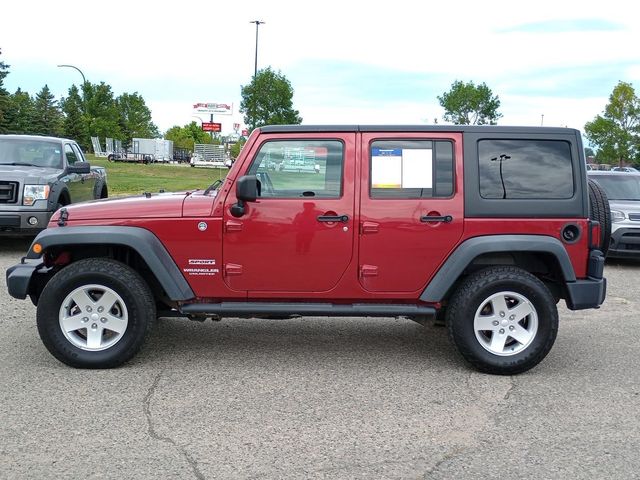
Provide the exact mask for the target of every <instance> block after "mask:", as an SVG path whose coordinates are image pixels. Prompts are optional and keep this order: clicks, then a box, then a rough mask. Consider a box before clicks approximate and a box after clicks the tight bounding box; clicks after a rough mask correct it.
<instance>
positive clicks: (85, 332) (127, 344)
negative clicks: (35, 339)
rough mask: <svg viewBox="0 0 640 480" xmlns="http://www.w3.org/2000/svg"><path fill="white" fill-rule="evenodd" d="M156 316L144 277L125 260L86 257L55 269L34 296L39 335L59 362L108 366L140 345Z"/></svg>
mask: <svg viewBox="0 0 640 480" xmlns="http://www.w3.org/2000/svg"><path fill="white" fill-rule="evenodd" d="M154 319H155V302H154V299H153V295H152V294H151V292H150V291H149V287H148V286H147V284H146V283H145V281H144V280H143V279H142V278H141V277H140V275H138V273H136V272H135V271H134V270H132V269H131V268H130V267H128V266H127V265H124V264H122V263H120V262H116V261H114V260H110V259H98V258H94V259H86V260H80V261H78V262H75V263H72V264H71V265H69V266H68V267H65V268H64V269H62V270H61V271H60V272H58V273H57V274H56V275H55V276H54V277H53V278H52V279H51V280H50V281H49V282H48V283H47V285H46V286H45V288H44V290H43V291H42V294H41V296H40V299H39V301H38V310H37V324H38V332H39V334H40V338H41V339H42V341H43V343H44V345H45V346H46V347H47V349H48V350H49V351H50V352H51V353H52V354H53V356H55V357H56V358H57V359H58V360H60V361H61V362H64V363H66V364H67V365H71V366H73V367H79V368H112V367H117V366H119V365H122V364H123V363H124V362H126V361H127V360H129V359H131V358H132V357H133V356H134V355H135V354H136V353H137V352H138V351H139V350H140V348H141V347H142V345H143V343H144V341H145V339H146V337H147V336H148V334H149V332H150V329H151V325H152V323H153V321H154Z"/></svg>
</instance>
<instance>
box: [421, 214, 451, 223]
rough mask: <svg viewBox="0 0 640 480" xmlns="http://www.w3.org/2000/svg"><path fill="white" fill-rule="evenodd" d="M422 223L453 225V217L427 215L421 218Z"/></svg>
mask: <svg viewBox="0 0 640 480" xmlns="http://www.w3.org/2000/svg"><path fill="white" fill-rule="evenodd" d="M420 221H421V222H423V223H428V222H443V223H451V222H452V221H453V217H452V216H451V215H442V216H436V215H433V216H431V215H425V216H423V217H420Z"/></svg>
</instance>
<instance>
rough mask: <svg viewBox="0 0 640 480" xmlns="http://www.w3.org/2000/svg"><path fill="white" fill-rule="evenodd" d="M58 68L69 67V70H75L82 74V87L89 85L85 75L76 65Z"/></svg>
mask: <svg viewBox="0 0 640 480" xmlns="http://www.w3.org/2000/svg"><path fill="white" fill-rule="evenodd" d="M58 67H68V68H75V69H76V70H77V71H78V72H80V75H82V85H84V84H85V83H87V79H86V78H85V77H84V73H82V70H80V69H79V68H78V67H76V66H75V65H58Z"/></svg>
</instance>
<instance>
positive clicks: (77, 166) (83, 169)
mask: <svg viewBox="0 0 640 480" xmlns="http://www.w3.org/2000/svg"><path fill="white" fill-rule="evenodd" d="M67 172H68V173H91V165H90V164H89V162H76V163H73V164H71V165H69V166H68V167H67Z"/></svg>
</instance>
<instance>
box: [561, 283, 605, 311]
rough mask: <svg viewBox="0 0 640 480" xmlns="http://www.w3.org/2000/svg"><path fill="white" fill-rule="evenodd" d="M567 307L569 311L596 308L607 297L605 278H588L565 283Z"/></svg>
mask: <svg viewBox="0 0 640 480" xmlns="http://www.w3.org/2000/svg"><path fill="white" fill-rule="evenodd" d="M567 292H568V296H567V299H566V302H567V307H569V309H570V310H584V309H587V308H598V307H599V306H600V305H602V303H603V302H604V299H605V297H606V295H607V279H606V278H600V279H596V278H589V279H587V280H576V281H575V282H571V283H567Z"/></svg>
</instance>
